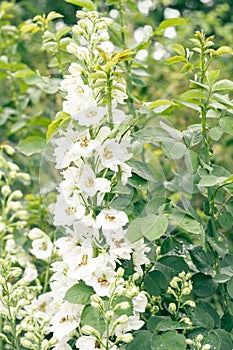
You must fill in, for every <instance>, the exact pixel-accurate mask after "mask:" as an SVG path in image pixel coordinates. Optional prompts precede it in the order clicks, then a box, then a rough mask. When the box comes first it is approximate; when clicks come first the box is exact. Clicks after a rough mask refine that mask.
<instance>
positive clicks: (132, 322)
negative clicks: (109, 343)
mask: <svg viewBox="0 0 233 350" xmlns="http://www.w3.org/2000/svg"><path fill="white" fill-rule="evenodd" d="M144 323H145V322H144V321H142V320H140V319H139V317H138V316H129V318H128V322H126V323H124V324H119V325H117V327H116V328H115V334H116V336H119V335H121V334H124V333H126V332H129V331H131V330H138V329H140V328H141V327H142V326H143V325H144Z"/></svg>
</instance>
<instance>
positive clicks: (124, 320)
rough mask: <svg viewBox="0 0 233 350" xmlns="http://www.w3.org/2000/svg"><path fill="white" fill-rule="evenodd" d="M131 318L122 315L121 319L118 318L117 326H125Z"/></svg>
mask: <svg viewBox="0 0 233 350" xmlns="http://www.w3.org/2000/svg"><path fill="white" fill-rule="evenodd" d="M128 320H129V317H128V316H127V315H125V314H124V315H121V316H120V317H118V319H117V320H116V324H124V323H126V322H128Z"/></svg>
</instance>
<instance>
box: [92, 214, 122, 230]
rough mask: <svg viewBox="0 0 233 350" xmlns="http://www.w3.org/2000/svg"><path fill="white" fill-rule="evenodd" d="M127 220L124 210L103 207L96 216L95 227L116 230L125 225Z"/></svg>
mask: <svg viewBox="0 0 233 350" xmlns="http://www.w3.org/2000/svg"><path fill="white" fill-rule="evenodd" d="M128 221H129V219H128V216H127V215H126V213H125V212H124V211H119V210H116V209H103V210H101V212H100V213H99V214H98V215H97V217H96V227H98V228H100V227H102V228H103V230H116V229H120V228H122V227H123V226H125V225H126V224H127V222H128Z"/></svg>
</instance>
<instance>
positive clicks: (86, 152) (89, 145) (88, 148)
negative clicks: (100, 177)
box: [66, 131, 99, 164]
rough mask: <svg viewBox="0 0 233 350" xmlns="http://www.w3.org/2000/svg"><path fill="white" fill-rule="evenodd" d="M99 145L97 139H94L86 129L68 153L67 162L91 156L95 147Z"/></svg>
mask: <svg viewBox="0 0 233 350" xmlns="http://www.w3.org/2000/svg"><path fill="white" fill-rule="evenodd" d="M98 145H99V142H98V141H97V140H96V139H95V140H92V139H91V137H90V134H89V132H88V131H85V132H84V133H82V134H81V136H80V137H79V138H78V139H77V141H76V142H75V143H74V144H73V146H72V147H71V148H70V150H69V152H67V154H66V159H67V164H70V163H71V162H72V161H73V162H77V161H78V162H80V158H81V157H85V158H86V157H91V156H92V154H93V151H94V149H95V148H96V147H97V146H98Z"/></svg>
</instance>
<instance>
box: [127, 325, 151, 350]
mask: <svg viewBox="0 0 233 350" xmlns="http://www.w3.org/2000/svg"><path fill="white" fill-rule="evenodd" d="M151 337H152V334H151V332H149V331H144V330H142V331H137V332H135V333H134V340H133V341H132V342H131V343H129V344H127V346H126V349H127V350H136V349H137V350H139V349H140V350H152V347H151Z"/></svg>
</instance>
